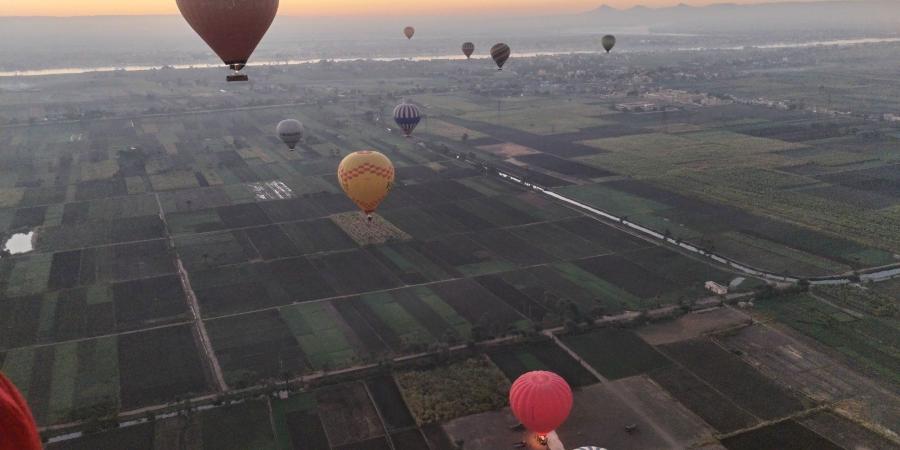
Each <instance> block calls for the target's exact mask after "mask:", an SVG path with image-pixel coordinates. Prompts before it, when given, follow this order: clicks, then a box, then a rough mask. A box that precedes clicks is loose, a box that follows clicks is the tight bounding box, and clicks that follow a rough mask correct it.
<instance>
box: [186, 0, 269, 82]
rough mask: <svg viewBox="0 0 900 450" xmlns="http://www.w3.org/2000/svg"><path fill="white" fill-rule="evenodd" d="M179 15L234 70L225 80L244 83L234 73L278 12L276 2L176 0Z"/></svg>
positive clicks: (247, 57) (241, 66) (242, 64)
mask: <svg viewBox="0 0 900 450" xmlns="http://www.w3.org/2000/svg"><path fill="white" fill-rule="evenodd" d="M176 3H177V4H178V9H179V10H180V11H181V15H182V16H184V18H185V20H187V22H188V24H189V25H190V26H191V28H193V29H194V31H196V32H197V34H199V35H200V37H201V38H203V40H204V41H206V43H207V44H208V45H209V46H210V48H212V49H213V51H214V52H216V54H217V55H219V58H222V61H223V62H224V63H225V64H227V65H228V66H229V67H231V69H232V70H234V71H235V73H234V74H232V75H229V76H228V78H227V79H228V81H247V76H246V75H244V74H240V73H238V72H239V71H240V70H241V69H243V68H244V66H245V65H246V64H247V60H248V59H249V58H250V55H251V54H252V53H253V50H254V49H256V46H257V45H258V44H259V41H260V40H262V38H263V36H264V35H265V34H266V31H268V30H269V25H271V24H272V20H274V19H275V13H277V12H278V0H176Z"/></svg>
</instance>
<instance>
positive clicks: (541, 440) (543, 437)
mask: <svg viewBox="0 0 900 450" xmlns="http://www.w3.org/2000/svg"><path fill="white" fill-rule="evenodd" d="M538 442H539V443H540V444H541V445H543V446H545V447H546V446H547V435H545V434H539V435H538Z"/></svg>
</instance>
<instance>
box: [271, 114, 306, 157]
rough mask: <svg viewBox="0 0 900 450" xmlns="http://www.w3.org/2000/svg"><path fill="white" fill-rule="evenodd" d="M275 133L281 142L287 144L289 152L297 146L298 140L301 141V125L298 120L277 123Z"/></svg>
mask: <svg viewBox="0 0 900 450" xmlns="http://www.w3.org/2000/svg"><path fill="white" fill-rule="evenodd" d="M275 131H276V132H277V133H278V137H279V138H280V139H281V141H282V142H284V143H285V144H287V146H288V148H290V149H291V150H293V149H294V147H296V146H297V143H298V142H300V139H303V124H302V123H300V121H299V120H294V119H286V120H282V121H281V122H278V126H277V127H275Z"/></svg>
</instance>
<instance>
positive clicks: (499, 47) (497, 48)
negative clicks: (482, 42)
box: [491, 42, 510, 70]
mask: <svg viewBox="0 0 900 450" xmlns="http://www.w3.org/2000/svg"><path fill="white" fill-rule="evenodd" d="M509 54H510V49H509V46H508V45H506V44H504V43H502V42H501V43H499V44H494V46H493V47H491V58H493V59H494V62H495V63H497V68H498V69H500V70H503V65H504V64H506V60H507V59H509Z"/></svg>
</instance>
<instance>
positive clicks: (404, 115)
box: [394, 102, 422, 137]
mask: <svg viewBox="0 0 900 450" xmlns="http://www.w3.org/2000/svg"><path fill="white" fill-rule="evenodd" d="M421 120H422V116H421V115H420V114H419V108H417V107H416V105H413V104H412V103H406V102H403V103H401V104H399V105H397V107H396V108H394V122H397V126H399V127H400V129H402V130H403V134H404V135H406V137H409V136H410V135H411V134H412V132H413V130H415V129H416V125H418V124H419V121H421Z"/></svg>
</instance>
